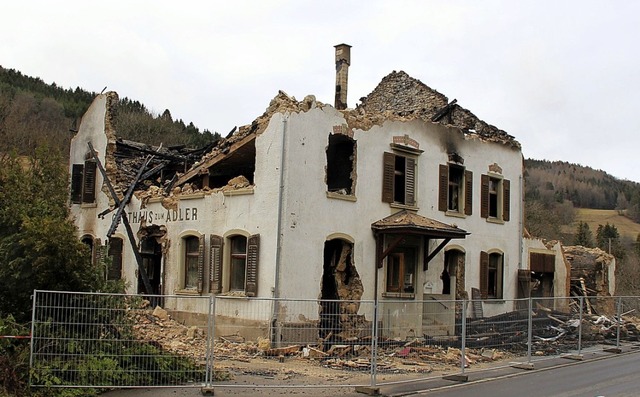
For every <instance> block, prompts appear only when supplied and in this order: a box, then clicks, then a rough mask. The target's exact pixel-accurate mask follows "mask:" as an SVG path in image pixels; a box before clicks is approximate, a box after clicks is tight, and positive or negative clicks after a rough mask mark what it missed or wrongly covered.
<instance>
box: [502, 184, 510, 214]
mask: <svg viewBox="0 0 640 397" xmlns="http://www.w3.org/2000/svg"><path fill="white" fill-rule="evenodd" d="M509 219H511V182H509V180H508V179H505V180H503V181H502V220H503V221H505V222H507V221H509Z"/></svg>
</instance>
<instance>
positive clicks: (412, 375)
mask: <svg viewBox="0 0 640 397" xmlns="http://www.w3.org/2000/svg"><path fill="white" fill-rule="evenodd" d="M441 298H443V297H442V296H438V297H433V298H432V299H427V296H426V295H425V298H424V300H409V299H404V300H403V299H397V300H394V299H384V300H380V301H364V300H363V301H346V300H339V301H338V300H336V301H331V300H317V299H283V298H281V299H269V298H247V297H237V296H224V297H222V296H209V295H206V296H186V295H185V296H183V295H180V296H138V295H124V294H97V293H71V292H51V291H36V292H35V294H34V310H33V323H32V345H31V349H32V355H31V370H32V371H31V374H32V376H31V384H32V385H33V386H45V387H56V386H58V387H93V388H118V387H171V386H193V387H200V386H214V385H215V386H224V387H231V388H233V387H238V388H246V387H258V388H275V387H277V388H287V387H290V388H300V387H351V386H354V387H355V386H381V385H385V384H391V383H400V382H414V381H417V380H425V379H430V378H434V377H440V376H442V374H443V373H452V372H457V371H460V372H461V373H463V374H464V373H465V372H466V371H469V372H473V371H482V370H485V369H494V368H497V367H500V366H508V365H513V364H514V362H516V363H520V364H525V363H524V361H526V364H527V365H530V366H532V365H533V364H532V363H533V362H535V361H538V360H544V359H547V358H549V357H557V356H558V355H567V356H569V355H578V356H580V355H581V354H582V352H583V350H585V349H592V350H598V349H600V350H602V349H606V348H609V349H610V350H611V349H616V350H619V349H620V347H621V346H622V345H624V344H628V343H630V342H636V341H637V340H638V338H639V337H640V332H639V330H638V327H637V324H640V316H639V313H638V312H637V309H638V308H639V307H640V299H639V298H638V297H597V298H596V297H583V296H579V297H571V298H549V297H545V298H527V299H517V300H458V301H456V300H446V299H441ZM163 308H164V309H163ZM486 313H488V314H489V315H485V314H486Z"/></svg>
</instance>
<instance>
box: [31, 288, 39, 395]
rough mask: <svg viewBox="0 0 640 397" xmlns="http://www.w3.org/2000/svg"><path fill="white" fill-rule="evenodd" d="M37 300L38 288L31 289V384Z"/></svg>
mask: <svg viewBox="0 0 640 397" xmlns="http://www.w3.org/2000/svg"><path fill="white" fill-rule="evenodd" d="M37 301H38V290H34V291H33V302H32V303H31V340H29V345H30V346H29V384H30V385H31V384H32V383H31V375H32V374H31V372H32V371H31V369H32V368H33V338H34V336H35V335H36V334H35V324H36V302H37Z"/></svg>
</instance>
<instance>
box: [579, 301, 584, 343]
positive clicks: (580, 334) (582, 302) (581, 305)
mask: <svg viewBox="0 0 640 397" xmlns="http://www.w3.org/2000/svg"><path fill="white" fill-rule="evenodd" d="M583 306H584V296H582V295H580V312H579V313H580V314H579V317H578V318H579V319H580V324H578V355H579V356H580V355H582V316H583V312H582V311H583Z"/></svg>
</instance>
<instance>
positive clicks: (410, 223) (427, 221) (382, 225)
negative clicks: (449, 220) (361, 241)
mask: <svg viewBox="0 0 640 397" xmlns="http://www.w3.org/2000/svg"><path fill="white" fill-rule="evenodd" d="M371 229H373V232H374V233H375V234H391V233H393V234H405V233H408V234H419V235H422V236H425V237H429V238H437V239H441V238H444V239H453V238H465V237H466V236H467V235H469V234H470V233H469V232H467V231H466V230H463V229H460V228H459V227H457V226H456V225H447V224H446V223H442V222H440V221H436V220H435V219H431V218H426V217H424V216H421V215H418V214H416V213H415V212H413V211H409V210H402V211H400V212H396V213H395V214H393V215H389V216H388V217H386V218H383V219H380V220H379V221H375V222H373V223H372V224H371Z"/></svg>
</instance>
